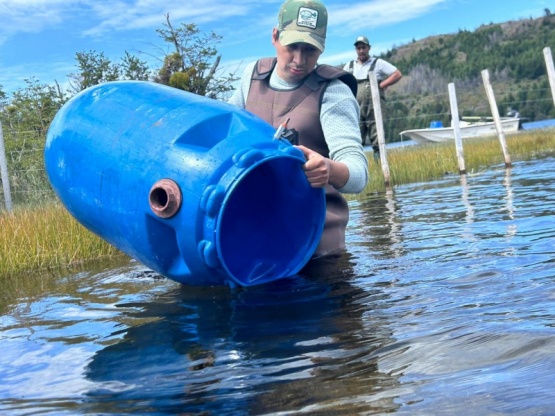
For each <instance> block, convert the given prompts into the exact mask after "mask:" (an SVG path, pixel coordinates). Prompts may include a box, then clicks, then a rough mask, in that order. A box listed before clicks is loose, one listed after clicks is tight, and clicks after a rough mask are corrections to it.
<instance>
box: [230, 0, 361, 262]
mask: <svg viewBox="0 0 555 416" xmlns="http://www.w3.org/2000/svg"><path fill="white" fill-rule="evenodd" d="M327 25H328V12H327V10H326V7H325V6H324V4H323V3H322V2H320V1H318V0H287V1H286V2H285V3H283V4H282V6H281V8H280V11H279V14H278V23H277V26H276V27H274V29H273V31H272V44H273V45H274V47H275V49H276V57H274V58H262V59H260V60H258V61H257V62H253V63H252V64H250V65H248V66H247V67H246V68H245V71H244V73H243V77H242V79H241V85H240V88H238V89H237V90H236V91H235V92H234V94H233V96H232V97H231V98H230V100H229V102H230V103H231V104H234V105H237V106H239V107H241V108H245V109H246V110H248V111H250V112H252V113H253V114H256V115H257V116H259V117H261V118H262V119H264V120H265V121H267V122H268V123H270V124H271V125H273V126H274V127H275V128H276V129H277V128H278V127H279V126H280V125H282V124H283V123H285V122H286V121H287V120H288V123H287V129H286V130H285V134H284V137H286V138H288V139H289V140H290V141H291V142H292V143H293V144H294V145H296V146H297V147H298V148H299V149H300V150H302V152H303V153H304V155H305V157H306V163H305V165H304V170H305V173H306V176H307V179H308V181H309V182H310V184H311V185H312V186H313V187H319V188H325V190H326V210H327V211H326V224H325V227H324V232H323V235H322V239H321V241H320V245H319V246H318V248H317V250H316V252H315V256H316V257H320V256H324V255H328V254H333V253H336V252H339V251H341V250H342V249H343V248H344V247H345V228H346V225H347V222H348V220H349V209H348V205H347V202H346V200H345V198H344V197H343V196H342V195H341V194H342V193H350V194H352V193H359V192H362V190H363V189H364V188H365V187H366V184H367V183H368V161H367V159H366V155H365V154H364V152H363V149H362V140H361V137H360V129H359V127H358V121H359V106H358V103H357V101H356V98H355V96H356V80H355V79H354V77H353V76H352V75H351V74H349V73H347V72H345V71H343V70H341V69H338V68H334V67H332V66H329V65H317V61H318V58H319V57H320V55H321V54H322V52H324V48H325V42H326V29H327ZM284 174H285V173H284Z"/></svg>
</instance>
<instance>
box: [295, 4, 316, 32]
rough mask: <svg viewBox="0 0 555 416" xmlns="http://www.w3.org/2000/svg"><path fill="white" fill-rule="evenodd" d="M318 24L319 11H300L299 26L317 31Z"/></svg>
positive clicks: (302, 9)
mask: <svg viewBox="0 0 555 416" xmlns="http://www.w3.org/2000/svg"><path fill="white" fill-rule="evenodd" d="M317 23H318V11H317V10H314V9H309V8H307V7H301V8H300V9H299V15H298V17H297V26H304V27H309V28H310V29H316V25H317Z"/></svg>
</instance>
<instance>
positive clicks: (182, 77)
mask: <svg viewBox="0 0 555 416" xmlns="http://www.w3.org/2000/svg"><path fill="white" fill-rule="evenodd" d="M156 31H157V32H158V34H159V35H160V37H161V38H162V39H163V40H164V41H165V42H168V43H170V44H171V45H172V48H173V51H172V52H171V53H169V54H167V55H166V56H165V57H164V60H163V65H162V68H161V69H160V70H159V71H158V74H157V76H156V77H155V78H154V80H155V81H156V82H159V83H161V84H164V85H169V86H172V87H174V88H179V89H181V90H184V91H189V92H192V93H195V94H198V95H205V96H208V97H210V98H222V96H225V95H226V94H227V93H229V92H230V91H232V90H233V86H232V83H233V81H236V80H237V79H238V78H237V77H235V75H234V74H232V73H230V74H228V75H227V76H223V77H217V76H216V74H217V72H218V66H219V64H220V60H221V55H218V51H217V49H216V47H215V46H214V45H216V44H218V43H220V41H221V39H222V37H221V36H219V35H217V34H215V33H214V32H210V33H209V34H206V33H202V32H201V31H200V29H199V28H198V27H197V25H196V24H194V23H182V24H181V25H180V26H179V27H177V28H175V27H174V26H173V25H172V23H171V21H170V16H169V14H166V23H165V24H164V28H162V29H157V30H156Z"/></svg>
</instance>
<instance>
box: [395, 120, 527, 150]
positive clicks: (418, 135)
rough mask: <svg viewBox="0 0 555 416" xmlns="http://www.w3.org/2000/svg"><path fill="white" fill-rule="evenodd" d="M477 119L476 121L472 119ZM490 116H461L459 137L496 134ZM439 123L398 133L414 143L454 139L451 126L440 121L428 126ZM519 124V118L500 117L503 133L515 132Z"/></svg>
mask: <svg viewBox="0 0 555 416" xmlns="http://www.w3.org/2000/svg"><path fill="white" fill-rule="evenodd" d="M473 120H477V121H473ZM490 120H491V118H489V120H488V119H485V120H484V118H481V117H463V120H461V121H460V122H459V127H460V130H461V138H462V139H468V138H472V137H481V136H496V135H497V129H496V128H495V122H493V121H490ZM434 125H439V126H438V127H430V128H427V129H415V130H405V131H402V132H401V133H399V134H400V135H401V138H402V137H405V138H409V139H411V140H413V141H414V142H416V143H420V144H422V143H430V142H435V143H441V142H448V141H451V140H455V132H454V129H453V127H442V126H441V123H438V122H432V123H431V124H430V126H434ZM519 126H520V118H517V117H502V118H501V128H502V129H503V133H505V134H510V133H516V132H517V131H518V129H519Z"/></svg>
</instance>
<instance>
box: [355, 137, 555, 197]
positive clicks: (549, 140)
mask: <svg viewBox="0 0 555 416" xmlns="http://www.w3.org/2000/svg"><path fill="white" fill-rule="evenodd" d="M506 142H507V148H508V153H509V155H510V157H511V161H512V162H513V163H514V162H516V161H519V160H529V159H534V158H538V157H544V156H549V155H555V129H553V130H551V129H545V130H535V131H530V132H526V131H522V132H519V133H517V134H512V135H509V136H506ZM463 150H464V159H465V168H466V172H467V173H472V172H477V171H480V170H486V169H488V168H489V167H491V166H493V165H498V164H503V165H504V163H505V159H504V156H503V151H502V149H501V144H500V143H499V139H498V138H497V137H496V136H495V137H487V138H476V139H471V140H466V141H463ZM368 159H369V162H370V163H369V173H370V181H369V183H368V185H367V187H366V189H365V190H364V191H363V192H362V193H361V194H359V195H352V196H351V198H350V199H360V198H363V197H364V196H365V195H368V194H370V193H374V192H384V191H385V190H386V186H385V184H384V176H383V172H382V168H381V165H380V164H379V163H376V162H374V160H373V157H372V155H371V153H370V155H368ZM387 159H388V163H389V171H390V186H391V188H394V187H395V186H398V185H403V184H408V183H415V182H426V181H433V180H438V179H441V178H442V177H444V176H445V175H446V174H457V175H458V174H459V165H458V160H457V153H456V149H455V144H454V142H453V143H437V144H436V143H431V144H427V145H416V146H404V147H399V148H393V149H388V151H387Z"/></svg>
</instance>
